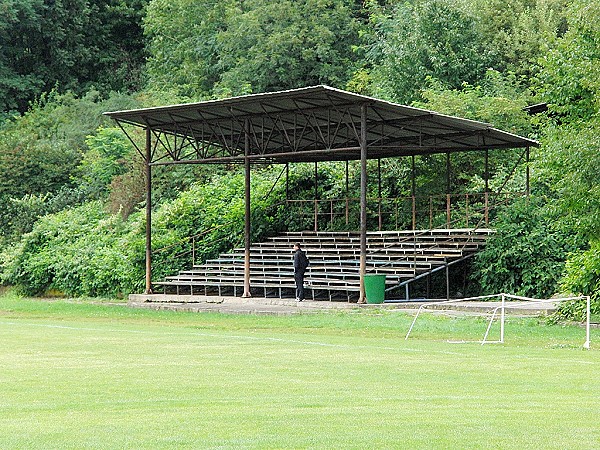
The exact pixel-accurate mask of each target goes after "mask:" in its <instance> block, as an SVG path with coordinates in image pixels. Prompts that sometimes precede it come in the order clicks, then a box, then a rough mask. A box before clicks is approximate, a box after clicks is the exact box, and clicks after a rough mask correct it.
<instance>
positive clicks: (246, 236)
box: [242, 119, 252, 297]
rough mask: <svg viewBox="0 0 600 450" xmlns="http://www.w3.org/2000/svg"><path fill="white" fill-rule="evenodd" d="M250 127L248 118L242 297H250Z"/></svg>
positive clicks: (245, 134)
mask: <svg viewBox="0 0 600 450" xmlns="http://www.w3.org/2000/svg"><path fill="white" fill-rule="evenodd" d="M249 156H250V129H249V124H248V119H246V122H245V125H244V206H245V212H244V293H243V294H242V297H251V296H252V294H250V233H251V229H250V227H251V223H250V158H249Z"/></svg>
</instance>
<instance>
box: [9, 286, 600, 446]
mask: <svg viewBox="0 0 600 450" xmlns="http://www.w3.org/2000/svg"><path fill="white" fill-rule="evenodd" d="M423 319H424V320H423V321H421V319H419V322H418V324H417V327H416V328H415V330H414V335H413V336H412V337H411V339H410V340H408V341H405V340H404V334H405V333H406V330H407V328H408V326H409V324H410V320H411V317H410V316H408V315H405V314H402V313H398V312H389V311H375V312H373V311H371V312H345V313H321V314H311V315H298V316H290V317H266V316H225V315H219V314H191V313H173V312H155V311H146V310H133V309H129V308H127V307H125V306H114V305H102V304H91V303H90V302H84V301H80V302H74V301H64V300H59V301H53V302H47V301H36V300H29V299H20V298H17V297H15V296H13V295H10V294H6V295H3V296H0V367H1V369H0V448H1V449H12V448H15V449H16V448H18V449H23V448H40V449H41V448H43V449H47V448H69V449H84V448H119V449H122V448H131V449H160V448H219V449H220V448H232V449H240V448H242V449H243V448H261V449H262V448H357V449H364V448H410V449H415V448H445V449H454V448H498V449H500V448H501V449H510V448H514V449H524V448H532V449H533V448H535V449H552V448H556V449H566V448H569V449H571V448H579V449H585V448H589V449H592V448H600V421H599V420H598V413H599V412H600V381H599V368H600V352H599V351H598V350H597V348H600V335H599V333H598V330H593V333H592V349H591V350H589V351H586V350H582V349H581V345H582V343H583V341H584V330H583V329H582V328H579V327H576V326H550V325H545V324H544V323H543V322H540V321H538V320H533V319H527V320H525V319H520V320H517V319H513V320H512V321H510V322H509V323H508V324H507V328H506V339H507V344H505V345H488V346H483V347H482V346H480V345H476V344H451V343H448V342H447V341H446V339H448V338H451V339H480V338H481V337H482V335H483V332H484V331H485V326H486V323H485V322H484V321H483V320H481V319H475V318H454V319H452V318H445V317H438V316H428V317H425V316H424V317H423Z"/></svg>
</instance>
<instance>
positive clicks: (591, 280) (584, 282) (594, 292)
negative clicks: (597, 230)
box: [555, 240, 600, 320]
mask: <svg viewBox="0 0 600 450" xmlns="http://www.w3.org/2000/svg"><path fill="white" fill-rule="evenodd" d="M560 287H561V289H562V291H563V292H565V293H569V294H571V293H572V294H575V295H589V296H591V300H592V303H591V308H592V314H600V241H598V240H594V241H592V243H591V245H590V248H589V249H588V250H585V251H579V252H575V253H572V254H570V255H569V258H568V260H567V263H566V265H565V275H564V277H563V278H562V280H561V282H560ZM585 309H586V303H585V301H581V300H577V301H572V302H564V303H562V304H561V305H560V306H559V308H558V311H557V312H556V314H555V318H556V319H569V320H584V319H585Z"/></svg>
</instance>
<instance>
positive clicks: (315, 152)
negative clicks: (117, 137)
mask: <svg viewBox="0 0 600 450" xmlns="http://www.w3.org/2000/svg"><path fill="white" fill-rule="evenodd" d="M363 107H365V109H364V110H363V109H362V108H363ZM105 114H106V115H107V116H109V117H111V118H113V119H115V120H116V121H117V122H118V123H119V125H120V126H121V127H122V128H123V129H124V130H125V128H124V127H123V125H124V124H129V125H134V126H138V127H142V128H145V129H148V130H150V132H151V133H152V134H153V135H154V136H155V138H156V141H155V144H154V148H153V152H152V158H151V159H152V160H151V161H150V163H152V164H173V163H176V164H177V163H179V164H185V163H221V162H222V163H239V162H243V161H244V158H245V157H246V156H247V157H248V158H249V159H250V160H251V161H252V162H259V163H286V162H292V161H294V162H312V161H336V160H337V161H344V160H356V159H360V142H361V118H362V117H363V116H362V114H364V118H365V119H366V122H365V125H366V127H365V132H366V142H367V149H368V158H369V159H373V158H387V157H395V156H410V155H423V154H433V153H446V152H460V151H472V150H485V149H503V148H523V147H532V146H538V145H539V144H538V143H537V142H536V141H534V140H531V139H527V138H524V137H521V136H518V135H515V134H512V133H508V132H505V131H502V130H498V129H496V128H494V127H493V126H492V125H490V124H487V123H483V122H477V121H473V120H468V119H462V118H458V117H452V116H448V115H444V114H439V113H436V112H434V111H428V110H425V109H420V108H414V107H410V106H404V105H399V104H396V103H392V102H388V101H384V100H378V99H375V98H371V97H367V96H363V95H358V94H354V93H351V92H347V91H343V90H340V89H335V88H331V87H328V86H312V87H306V88H301V89H292V90H286V91H279V92H268V93H263V94H252V95H245V96H241V97H232V98H226V99H221V100H210V101H203V102H198V103H188V104H181V105H172V106H162V107H156V108H145V109H135V110H129V111H115V112H107V113H105ZM158 144H160V145H158ZM246 153H247V154H246Z"/></svg>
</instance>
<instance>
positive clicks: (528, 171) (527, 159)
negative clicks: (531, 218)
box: [525, 147, 531, 200]
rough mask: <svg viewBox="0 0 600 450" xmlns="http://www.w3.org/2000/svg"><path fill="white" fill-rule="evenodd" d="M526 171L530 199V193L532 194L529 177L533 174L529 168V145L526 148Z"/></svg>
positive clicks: (526, 185) (527, 190) (526, 188)
mask: <svg viewBox="0 0 600 450" xmlns="http://www.w3.org/2000/svg"><path fill="white" fill-rule="evenodd" d="M525 171H526V172H525V193H526V194H527V199H528V200H529V195H530V194H531V189H530V185H529V177H530V176H531V169H530V168H529V147H527V148H526V149H525Z"/></svg>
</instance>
